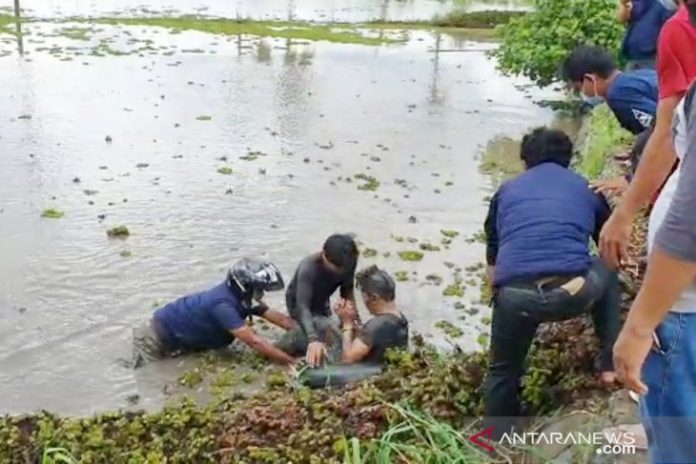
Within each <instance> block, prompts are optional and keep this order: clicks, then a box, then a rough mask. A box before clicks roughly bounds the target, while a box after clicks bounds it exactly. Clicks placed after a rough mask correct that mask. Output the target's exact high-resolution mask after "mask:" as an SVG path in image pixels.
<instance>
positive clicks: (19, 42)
mask: <svg viewBox="0 0 696 464" xmlns="http://www.w3.org/2000/svg"><path fill="white" fill-rule="evenodd" d="M14 13H15V24H16V29H17V49H18V50H19V54H20V55H24V41H23V40H22V18H21V12H20V8H19V0H14Z"/></svg>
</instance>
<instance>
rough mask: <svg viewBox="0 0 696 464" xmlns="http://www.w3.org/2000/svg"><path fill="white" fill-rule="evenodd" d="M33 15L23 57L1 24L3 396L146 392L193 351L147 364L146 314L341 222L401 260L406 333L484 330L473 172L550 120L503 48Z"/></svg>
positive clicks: (2, 402)
mask: <svg viewBox="0 0 696 464" xmlns="http://www.w3.org/2000/svg"><path fill="white" fill-rule="evenodd" d="M28 3H30V2H28ZM49 3H50V2H49ZM24 27H25V32H27V33H28V34H27V35H25V36H24V39H23V47H24V56H20V55H19V53H18V51H17V48H18V44H17V40H16V38H15V37H13V36H11V35H7V34H4V35H2V34H0V54H3V55H4V56H3V57H2V58H0V76H2V77H1V78H0V79H1V82H2V84H1V87H2V92H0V147H1V148H2V154H1V155H0V257H1V259H0V310H1V311H2V318H1V319H0V384H2V385H3V395H2V396H1V397H0V411H2V412H20V411H29V410H35V409H38V408H46V409H49V410H52V411H59V412H72V413H89V412H93V411H97V410H103V409H109V408H117V407H125V406H127V404H128V399H129V398H130V399H132V398H135V397H136V396H135V395H137V397H139V398H140V399H141V406H146V407H155V406H156V405H158V404H160V403H161V401H162V400H163V398H164V397H165V396H166V395H165V391H164V390H166V389H163V385H165V384H167V383H171V382H173V381H175V380H176V379H177V377H178V376H179V375H181V373H182V371H183V370H185V369H186V367H187V365H188V364H187V363H189V362H190V361H189V360H184V361H179V360H175V361H171V362H166V363H161V364H158V365H155V366H152V367H151V368H149V369H146V370H144V371H143V372H142V373H138V375H135V374H134V372H133V371H132V370H131V369H129V368H127V367H125V366H124V365H123V364H122V363H121V362H120V361H119V360H120V359H122V358H128V357H129V356H130V347H131V345H130V341H131V340H130V337H131V330H132V327H133V326H134V325H136V324H139V323H142V322H144V321H146V320H147V319H148V317H149V315H150V314H151V312H152V310H153V308H154V307H156V306H158V305H160V304H162V303H163V302H166V301H167V300H169V299H172V298H175V297H178V296H180V295H182V294H184V293H186V292H189V291H195V290H200V289H202V288H205V287H207V286H210V285H213V284H216V283H217V282H219V281H220V280H221V279H222V278H223V276H224V274H225V271H226V268H227V266H229V265H230V264H231V263H232V262H234V261H235V260H236V259H237V258H239V257H241V256H245V255H251V256H262V257H265V258H267V259H269V260H272V261H274V262H275V263H276V264H277V265H278V266H279V267H280V268H281V269H282V271H283V272H284V274H285V277H286V280H289V278H290V277H291V275H292V273H293V271H294V267H295V265H296V264H297V263H298V262H299V260H300V259H301V258H302V257H303V256H305V255H306V254H308V253H311V252H314V251H317V250H318V249H319V247H320V246H321V243H322V242H323V240H324V238H325V237H326V236H327V235H329V234H331V233H333V232H353V233H355V234H356V235H357V237H358V239H359V240H360V242H361V244H362V248H363V253H364V256H363V257H362V258H361V263H360V265H361V266H363V265H366V264H371V263H376V264H378V265H380V266H384V267H385V268H387V269H388V270H389V271H391V272H392V273H394V274H396V275H397V276H398V279H399V281H400V283H399V287H398V300H399V303H400V305H401V306H402V309H403V311H404V313H405V314H406V315H407V316H408V317H409V318H410V320H411V321H412V328H413V331H414V332H420V333H422V334H424V335H425V336H426V338H427V339H428V340H430V341H432V342H433V343H435V344H437V345H438V346H440V347H442V348H443V349H447V348H448V347H449V346H451V344H452V343H458V344H460V345H461V346H462V347H463V348H464V349H476V348H477V346H478V343H479V342H482V343H485V340H483V341H482V340H481V333H484V332H485V331H486V319H487V316H488V315H489V313H488V311H487V309H486V308H485V306H484V305H481V304H480V303H479V299H480V292H479V279H478V275H479V274H480V272H481V268H480V263H482V261H483V257H484V248H483V245H482V244H481V243H480V242H479V240H478V236H479V235H480V231H481V229H482V222H483V219H484V214H485V212H486V201H485V199H486V197H487V196H488V195H490V194H491V191H492V181H491V178H490V177H489V176H487V175H485V174H483V173H482V172H481V167H482V164H483V165H484V167H486V166H489V167H490V166H495V165H496V163H498V164H500V161H496V159H498V158H497V157H498V156H503V157H505V156H510V153H513V155H514V151H515V150H516V144H515V143H514V140H515V139H517V138H519V137H520V135H521V134H522V133H523V132H524V131H525V130H527V129H528V128H530V127H532V126H535V125H539V124H545V123H550V122H552V120H553V118H554V116H553V113H552V112H551V111H550V110H548V109H543V108H541V107H539V106H537V105H535V104H534V103H533V100H535V99H539V98H548V97H552V96H554V94H553V93H552V92H551V91H547V92H541V91H539V90H535V89H531V88H529V87H528V86H527V83H526V82H525V81H519V80H514V79H509V78H504V77H501V76H500V75H499V74H498V73H497V72H496V70H495V66H494V63H493V62H492V61H490V60H489V59H488V57H487V56H486V53H485V52H486V50H488V49H490V48H491V47H493V46H494V45H492V44H482V43H476V42H470V41H467V40H465V39H463V38H457V37H452V36H450V35H440V34H437V33H434V32H428V31H395V32H390V34H398V35H399V37H400V40H401V42H399V43H396V44H386V45H380V46H369V45H356V44H336V43H330V42H326V41H318V42H311V41H301V40H294V39H291V38H269V37H265V38H260V37H254V36H250V35H242V34H240V35H237V36H228V35H215V34H208V33H204V32H199V31H179V33H176V34H174V33H170V32H169V31H168V30H167V29H163V28H157V27H143V26H136V25H132V26H116V25H95V26H85V25H83V24H57V23H29V24H25V25H24ZM366 34H370V32H366ZM491 156H493V159H491ZM513 157H514V156H513ZM501 159H502V158H501ZM49 208H51V209H54V210H56V211H54V213H55V214H53V215H54V216H60V217H57V218H50V217H42V213H43V212H45V210H47V209H49ZM49 215H50V214H49ZM120 225H124V226H127V228H128V229H129V230H130V236H128V237H127V238H109V237H108V236H107V230H109V229H110V228H112V227H115V226H120ZM403 252H415V253H403ZM421 254H422V259H421V260H420V261H408V260H405V258H414V257H415V258H419V257H420V255H421ZM458 269H459V270H458ZM269 296H270V301H271V302H272V303H274V304H276V305H278V306H281V307H282V303H283V296H282V295H281V294H276V295H269ZM443 321H445V322H443Z"/></svg>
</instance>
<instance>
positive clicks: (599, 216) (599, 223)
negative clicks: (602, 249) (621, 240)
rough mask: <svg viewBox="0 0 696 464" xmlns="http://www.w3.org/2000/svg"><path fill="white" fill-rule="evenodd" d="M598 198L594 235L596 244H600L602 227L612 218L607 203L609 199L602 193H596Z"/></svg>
mask: <svg viewBox="0 0 696 464" xmlns="http://www.w3.org/2000/svg"><path fill="white" fill-rule="evenodd" d="M595 195H596V198H597V200H596V201H597V206H596V207H595V230H594V233H593V234H592V239H593V240H594V241H595V243H597V244H599V234H600V233H601V231H602V227H604V224H605V223H606V222H607V221H608V220H609V217H610V216H611V207H610V206H609V203H608V202H607V198H606V197H605V196H604V194H602V193H599V192H598V193H595Z"/></svg>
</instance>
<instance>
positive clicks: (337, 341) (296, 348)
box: [275, 316, 342, 363]
mask: <svg viewBox="0 0 696 464" xmlns="http://www.w3.org/2000/svg"><path fill="white" fill-rule="evenodd" d="M311 320H312V328H313V329H314V331H315V333H316V334H317V336H318V337H319V338H318V340H319V341H321V342H322V343H324V345H326V351H327V359H326V362H328V363H338V362H340V361H341V348H342V347H341V342H342V340H341V329H340V323H339V321H338V319H337V318H336V317H335V316H333V317H327V316H312V317H311ZM308 345H309V339H308V338H307V335H305V332H304V330H303V329H302V327H299V326H298V327H295V328H294V329H292V330H288V331H287V332H285V334H283V336H282V337H281V338H280V340H278V341H277V342H276V344H275V346H276V348H278V349H280V350H282V351H285V352H286V353H288V354H289V355H290V356H304V355H305V353H307V346H308Z"/></svg>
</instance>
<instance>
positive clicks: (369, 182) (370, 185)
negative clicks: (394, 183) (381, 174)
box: [353, 173, 379, 192]
mask: <svg viewBox="0 0 696 464" xmlns="http://www.w3.org/2000/svg"><path fill="white" fill-rule="evenodd" d="M353 177H354V178H355V179H358V180H361V181H363V182H364V184H360V185H358V190H366V191H368V192H374V191H375V190H377V189H378V188H379V181H378V180H377V178H375V177H373V176H368V175H367V174H363V173H360V174H356V175H354V176H353Z"/></svg>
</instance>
